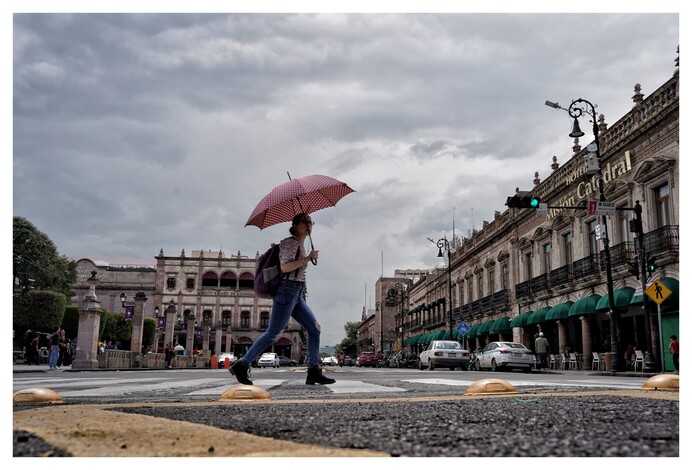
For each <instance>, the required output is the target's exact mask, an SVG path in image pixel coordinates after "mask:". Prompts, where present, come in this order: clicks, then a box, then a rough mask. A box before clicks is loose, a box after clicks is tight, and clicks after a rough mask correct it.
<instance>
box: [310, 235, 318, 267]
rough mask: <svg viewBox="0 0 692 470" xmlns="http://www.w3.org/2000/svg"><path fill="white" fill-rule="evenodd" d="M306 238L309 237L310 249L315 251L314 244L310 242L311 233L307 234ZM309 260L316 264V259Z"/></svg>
mask: <svg viewBox="0 0 692 470" xmlns="http://www.w3.org/2000/svg"><path fill="white" fill-rule="evenodd" d="M308 238H309V239H310V249H311V250H313V251H315V245H313V244H312V235H310V234H308ZM310 262H311V263H312V264H313V265H314V266H317V260H316V259H311V260H310Z"/></svg>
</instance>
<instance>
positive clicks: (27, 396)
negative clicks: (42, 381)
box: [12, 388, 63, 405]
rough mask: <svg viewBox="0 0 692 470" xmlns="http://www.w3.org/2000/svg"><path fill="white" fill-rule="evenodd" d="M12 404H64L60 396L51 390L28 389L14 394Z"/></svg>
mask: <svg viewBox="0 0 692 470" xmlns="http://www.w3.org/2000/svg"><path fill="white" fill-rule="evenodd" d="M12 403H13V404H15V405H16V404H20V403H63V399H62V397H61V396H60V394H59V393H58V392H56V391H54V390H51V389H50V388H26V389H24V390H19V391H17V392H14V395H12Z"/></svg>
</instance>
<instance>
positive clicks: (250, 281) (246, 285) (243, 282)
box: [238, 273, 255, 290]
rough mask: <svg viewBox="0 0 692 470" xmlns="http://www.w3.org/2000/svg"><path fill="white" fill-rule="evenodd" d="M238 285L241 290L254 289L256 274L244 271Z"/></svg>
mask: <svg viewBox="0 0 692 470" xmlns="http://www.w3.org/2000/svg"><path fill="white" fill-rule="evenodd" d="M238 285H239V287H240V289H241V290H243V289H249V290H252V289H253V288H254V287H255V276H253V275H252V274H250V273H243V274H241V275H240V281H239V282H238Z"/></svg>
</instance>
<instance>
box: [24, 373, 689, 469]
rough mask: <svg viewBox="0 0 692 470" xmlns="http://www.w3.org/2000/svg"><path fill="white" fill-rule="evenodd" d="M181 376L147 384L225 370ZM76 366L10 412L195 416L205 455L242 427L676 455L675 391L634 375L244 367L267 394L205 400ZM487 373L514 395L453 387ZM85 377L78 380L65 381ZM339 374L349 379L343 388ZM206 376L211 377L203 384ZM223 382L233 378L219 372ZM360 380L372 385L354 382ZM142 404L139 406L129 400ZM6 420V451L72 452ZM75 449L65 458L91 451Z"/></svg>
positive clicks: (414, 443)
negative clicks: (310, 374)
mask: <svg viewBox="0 0 692 470" xmlns="http://www.w3.org/2000/svg"><path fill="white" fill-rule="evenodd" d="M205 372H206V373H205ZM190 373H191V374H190ZM190 373H188V372H185V371H160V372H157V373H156V374H153V375H155V377H153V379H154V380H155V383H158V384H161V383H164V382H165V383H175V382H176V381H177V382H179V383H182V384H188V383H189V382H190V379H189V377H190V376H192V377H196V378H197V381H198V382H201V380H200V378H201V377H207V378H208V379H207V380H211V379H210V378H214V379H215V378H219V379H220V378H223V379H225V376H224V375H220V374H223V373H225V371H190ZM54 374H55V373H54ZM83 374H84V373H78V374H72V373H62V374H60V375H59V377H56V376H51V375H50V374H49V377H47V378H46V381H45V383H59V382H61V381H62V382H63V386H62V390H63V391H64V392H65V393H67V392H68V391H70V390H71V391H72V392H73V393H74V392H76V388H79V389H81V390H83V394H82V395H80V393H82V392H77V393H76V395H73V397H72V398H70V399H66V404H60V405H22V406H15V407H14V411H15V415H18V414H19V415H21V413H20V412H29V414H38V413H40V412H41V411H43V410H45V409H47V407H51V408H50V410H51V411H53V410H55V411H56V412H57V414H59V412H60V409H61V408H63V407H64V408H63V409H67V408H68V407H74V406H77V407H78V406H80V404H89V406H96V405H106V404H107V405H109V406H108V407H107V410H106V411H103V410H102V411H101V413H111V415H113V416H133V415H134V416H138V417H139V418H137V419H145V417H147V418H146V419H154V420H156V421H153V422H155V423H162V425H163V426H164V428H165V429H170V430H171V433H172V435H175V434H176V432H177V431H176V429H178V426H182V424H181V425H176V424H175V423H185V425H186V426H187V425H190V426H197V425H198V426H199V427H198V428H194V427H193V428H191V429H199V432H200V434H201V436H200V439H201V441H202V445H203V447H204V451H205V452H206V455H226V454H225V453H227V452H230V451H236V450H237V449H236V447H239V446H240V444H239V442H240V441H239V439H240V437H238V436H247V435H252V436H258V437H261V438H273V439H278V440H280V441H283V442H284V443H291V444H295V445H300V444H305V445H310V446H317V447H315V448H332V449H334V448H336V449H341V450H353V451H372V452H380V453H382V454H381V455H389V456H409V457H442V456H448V457H469V456H475V457H499V456H514V457H518V456H535V457H539V456H566V457H606V456H622V457H625V456H626V457H653V456H659V457H660V456H668V457H676V456H679V453H680V451H679V428H680V414H679V401H678V394H677V392H643V391H641V390H640V387H641V383H642V382H643V381H644V379H645V377H612V376H593V375H589V374H587V373H577V374H547V373H540V374H519V373H503V374H491V373H489V372H485V373H475V374H470V373H466V372H449V371H444V370H443V371H435V372H430V371H413V370H408V371H403V370H387V369H376V370H362V369H361V370H355V369H354V370H350V371H348V370H346V371H337V372H333V373H332V376H334V377H335V378H337V380H338V382H337V383H341V384H342V387H343V388H341V389H339V388H335V389H330V387H326V386H312V387H309V386H306V385H304V384H303V383H302V381H303V380H304V374H302V373H299V372H296V371H290V372H289V371H269V370H267V371H255V372H254V375H253V379H254V380H255V381H256V382H257V383H261V382H262V381H265V383H269V382H271V383H272V384H275V385H273V386H271V387H267V388H268V390H269V391H270V393H271V394H272V396H273V399H272V400H271V401H265V402H242V403H234V402H223V403H221V402H217V401H215V400H213V399H211V401H210V397H209V396H208V395H206V394H205V393H200V390H199V389H194V387H192V388H191V387H189V386H185V387H180V388H178V389H177V391H176V392H175V393H166V391H165V390H161V391H160V392H156V393H154V392H151V391H149V392H146V393H147V394H148V396H140V395H141V394H143V393H145V392H143V391H142V390H140V389H135V390H134V391H131V392H129V393H128V392H125V391H123V390H125V389H122V388H118V387H123V386H125V385H124V382H126V381H127V380H126V379H124V378H125V377H126V375H125V373H122V372H121V373H115V372H94V373H89V374H88V375H83ZM18 375H20V374H15V389H16V388H17V387H21V386H23V385H26V384H27V383H29V381H30V380H34V374H31V375H30V376H27V377H26V378H24V377H18ZM36 375H37V376H38V375H39V374H36ZM56 375H57V374H56ZM130 375H132V379H131V380H133V384H139V385H140V386H142V387H143V386H144V385H142V383H141V380H143V379H145V378H148V376H142V373H141V372H138V373H134V374H130ZM491 376H492V377H501V378H503V379H505V380H508V381H509V382H512V383H516V384H519V385H518V387H517V388H518V391H519V392H520V393H518V394H514V395H502V396H484V397H482V398H477V397H476V398H472V397H469V396H464V390H465V386H463V384H466V386H467V385H468V383H470V382H471V381H473V380H478V378H488V377H491ZM99 377H100V378H99ZM276 377H281V378H282V380H277V379H276ZM112 378H117V379H119V384H117V385H114V386H113V393H114V394H112V395H107V394H103V395H99V396H89V391H90V390H103V387H98V385H99V383H105V382H106V381H108V380H111V379H112ZM22 379H23V380H22ZM136 379H138V380H139V382H138V381H137V380H136ZM35 380H39V381H41V378H40V377H36V378H35ZM51 381H53V382H51ZM85 382H86V384H88V385H78V386H76V387H75V386H74V384H76V383H85ZM348 383H350V386H349V387H346V385H347V384H348ZM356 383H360V384H365V385H355V384H356ZM70 384H72V385H73V386H70ZM212 385H215V383H213V382H209V383H208V384H207V386H212ZM227 385H228V386H232V385H234V383H233V382H232V381H228V383H227ZM366 385H367V386H371V387H372V388H371V389H369V391H364V390H366V389H367V386H366ZM125 387H126V386H125ZM359 387H360V388H359ZM58 388H60V387H58ZM173 388H175V387H173ZM149 389H150V390H156V389H157V388H156V386H149ZM145 398H147V400H145ZM143 401H146V404H141V405H140V404H139V403H141V402H143ZM164 405H165V406H164ZM102 408H103V407H102ZM104 409H105V408H104ZM52 414H53V413H51V415H52ZM22 416H24V415H22ZM27 416H28V415H27ZM100 416H103V415H100ZM99 419H103V418H99ZM130 421H132V420H130ZM17 422H18V420H17V419H16V417H15V432H14V446H13V450H14V455H15V456H22V455H27V456H28V455H53V456H61V455H70V454H72V455H75V454H73V453H72V452H71V450H70V447H71V446H70V445H54V444H55V443H56V442H58V441H57V440H56V439H55V438H54V437H53V436H45V435H44V436H41V435H39V434H41V433H40V432H37V433H35V434H32V433H31V432H30V431H29V432H27V430H26V429H27V428H31V426H24V427H22V426H21V425H17ZM211 428H215V429H217V430H220V431H229V432H239V433H243V434H233V435H230V434H229V435H227V434H221V436H222V437H220V438H215V437H211V435H210V437H209V439H207V440H206V441H205V440H204V435H203V433H205V432H206V433H207V434H210V433H209V429H211ZM39 429H40V428H39ZM142 431H143V432H146V430H142ZM185 432H186V433H188V432H189V431H185ZM226 436H233V437H226ZM167 437H170V436H167ZM133 439H136V436H133ZM68 442H70V441H68ZM262 442H263V443H264V442H266V444H260V449H264V448H265V447H266V451H267V452H272V451H276V450H277V449H279V450H280V449H281V448H284V445H283V444H281V445H278V447H277V444H276V443H277V441H273V440H270V441H262ZM135 444H136V443H135V441H134V440H133V442H125V441H124V442H123V444H121V445H120V447H119V448H116V450H110V451H104V452H107V453H106V454H102V455H129V454H128V450H129V451H131V452H135ZM175 444H176V445H177V448H176V452H184V451H183V450H181V445H180V441H176V442H175ZM165 445H166V442H163V443H162V446H163V447H164V449H163V450H161V451H160V452H161V453H160V454H157V455H169V454H168V453H167V452H168V451H167V450H166V448H165ZM262 446H265V447H262ZM273 447H277V448H273ZM75 449H77V450H76V451H75V452H76V455H91V454H82V453H80V452H81V451H80V450H79V448H78V447H75ZM108 452H112V454H111V453H108ZM171 452H172V451H171ZM170 455H173V454H170ZM175 455H180V454H175ZM183 455H186V454H183Z"/></svg>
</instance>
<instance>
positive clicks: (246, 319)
mask: <svg viewBox="0 0 692 470" xmlns="http://www.w3.org/2000/svg"><path fill="white" fill-rule="evenodd" d="M257 256H259V255H257ZM255 262H256V257H255V258H250V257H248V256H243V255H241V254H240V253H237V254H236V255H233V256H230V257H226V256H225V254H224V252H222V251H208V250H193V251H192V254H191V256H186V255H185V250H182V251H181V253H180V255H179V256H166V255H165V254H164V252H163V250H161V251H160V253H159V255H158V256H156V257H155V264H152V265H151V266H137V265H109V264H107V263H101V262H94V261H92V260H90V259H86V258H85V259H80V260H79V261H77V281H76V283H75V284H74V285H73V286H72V288H73V290H74V291H75V297H73V299H72V303H73V304H74V305H81V302H82V299H84V297H85V295H86V294H87V292H88V290H89V285H88V284H87V282H86V280H87V279H88V278H89V277H90V276H91V272H92V271H95V272H96V278H97V279H98V280H99V283H98V285H97V287H96V295H97V297H98V299H99V301H100V302H101V306H102V307H103V308H105V309H106V310H109V311H112V312H119V311H122V312H124V311H125V307H123V305H122V302H121V300H120V297H121V294H123V293H124V294H125V298H126V303H125V305H126V306H127V305H132V304H133V302H134V297H135V294H136V293H137V292H140V291H141V292H144V295H145V296H146V297H147V300H146V303H145V307H144V308H145V317H146V318H153V319H156V320H157V322H158V327H159V330H160V334H159V336H158V338H157V339H158V343H159V348H158V349H161V348H162V347H163V346H162V345H164V344H166V343H168V342H169V341H170V342H172V343H175V342H176V341H177V340H178V339H179V338H182V337H183V335H185V339H186V341H182V340H181V341H180V343H181V345H182V346H183V347H186V346H188V349H189V348H190V347H192V346H193V345H194V347H193V348H194V349H199V350H202V351H203V352H204V353H211V352H214V353H215V354H217V355H218V354H220V353H221V352H234V353H235V354H236V356H242V355H243V354H245V352H246V351H247V350H248V349H249V348H250V346H251V345H252V343H253V342H254V341H255V340H257V338H259V336H260V335H261V334H262V333H264V331H265V330H266V329H267V326H268V324H269V314H270V313H271V309H272V301H271V299H269V300H267V299H261V298H258V297H257V296H256V295H255V292H254V290H253V287H254V273H255ZM171 301H172V302H173V303H172V304H171ZM170 305H172V306H173V307H174V308H175V312H176V313H175V315H173V316H172V317H171V318H172V321H173V322H174V325H173V328H172V329H171V328H170V325H168V327H169V328H167V327H166V326H167V325H166V324H165V321H166V319H167V316H166V311H167V309H168V308H169V306H170ZM157 312H158V316H157ZM188 322H192V323H189V325H190V328H188ZM188 332H194V335H195V338H194V342H193V341H187V336H188ZM166 335H168V336H171V337H170V338H166V337H165V336H166ZM306 344H307V338H306V336H305V332H304V331H303V329H302V328H301V327H300V325H298V324H297V323H296V322H295V321H294V320H293V319H291V320H290V321H289V324H288V326H287V327H286V329H285V330H284V332H283V334H282V335H281V336H280V337H279V338H277V340H276V342H275V343H274V344H273V345H272V346H271V348H270V350H271V351H273V352H276V353H278V354H280V355H284V356H287V357H290V358H294V359H299V358H300V357H301V356H302V355H303V353H304V350H305V345H306Z"/></svg>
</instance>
